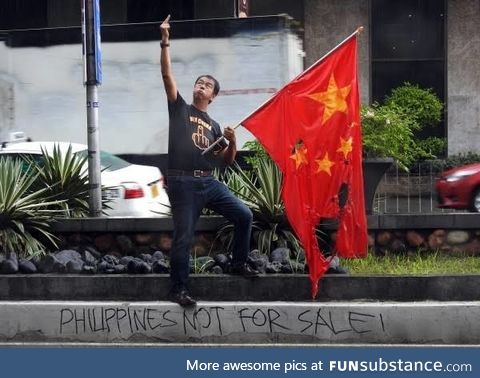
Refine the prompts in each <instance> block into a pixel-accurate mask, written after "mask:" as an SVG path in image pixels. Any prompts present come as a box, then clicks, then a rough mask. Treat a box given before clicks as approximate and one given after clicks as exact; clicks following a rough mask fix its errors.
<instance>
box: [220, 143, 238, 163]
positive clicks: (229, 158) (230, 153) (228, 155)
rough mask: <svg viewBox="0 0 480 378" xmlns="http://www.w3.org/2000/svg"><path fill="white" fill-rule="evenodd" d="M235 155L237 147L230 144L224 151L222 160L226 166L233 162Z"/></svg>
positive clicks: (234, 144)
mask: <svg viewBox="0 0 480 378" xmlns="http://www.w3.org/2000/svg"><path fill="white" fill-rule="evenodd" d="M236 154H237V145H236V143H235V142H230V143H229V144H228V147H227V148H226V149H225V150H224V153H223V160H224V161H225V163H226V164H229V165H230V164H232V163H233V161H234V160H235V155H236Z"/></svg>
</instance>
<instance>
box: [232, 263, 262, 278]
mask: <svg viewBox="0 0 480 378" xmlns="http://www.w3.org/2000/svg"><path fill="white" fill-rule="evenodd" d="M231 274H234V275H238V276H243V277H245V278H252V277H258V276H259V275H260V272H259V271H258V270H255V269H253V268H252V267H250V265H248V264H243V265H239V266H233V267H232V271H231Z"/></svg>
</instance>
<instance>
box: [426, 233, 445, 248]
mask: <svg viewBox="0 0 480 378" xmlns="http://www.w3.org/2000/svg"><path fill="white" fill-rule="evenodd" d="M445 234H446V233H445V230H435V231H433V232H432V233H431V234H430V235H429V236H428V247H429V248H431V249H433V250H437V249H439V248H440V247H442V245H443V243H444V241H445Z"/></svg>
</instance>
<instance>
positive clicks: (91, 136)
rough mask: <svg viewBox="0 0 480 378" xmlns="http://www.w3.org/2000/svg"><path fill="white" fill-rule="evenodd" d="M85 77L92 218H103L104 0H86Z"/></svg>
mask: <svg viewBox="0 0 480 378" xmlns="http://www.w3.org/2000/svg"><path fill="white" fill-rule="evenodd" d="M82 52H83V68H84V71H83V74H84V75H83V78H84V84H85V87H86V97H87V98H86V100H87V101H86V105H87V136H88V182H89V184H90V188H89V208H90V216H92V217H100V216H101V215H102V182H101V177H100V173H101V170H100V142H99V139H100V138H99V131H98V105H99V102H98V85H100V84H101V83H102V56H101V50H100V0H82Z"/></svg>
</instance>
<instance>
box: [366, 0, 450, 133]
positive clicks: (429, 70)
mask: <svg viewBox="0 0 480 378" xmlns="http://www.w3.org/2000/svg"><path fill="white" fill-rule="evenodd" d="M445 12H446V4H445V0H402V1H391V0H371V25H372V99H373V101H378V102H381V101H383V99H384V98H385V96H386V95H388V94H389V93H390V91H391V90H392V89H393V88H395V87H398V86H400V85H402V84H403V83H404V82H406V81H408V82H410V83H414V84H418V85H420V86H421V87H423V88H433V90H434V91H435V93H436V94H437V95H438V96H439V97H440V99H441V100H442V101H443V102H445V76H446V75H445V20H446V15H445ZM444 130H445V127H444V125H443V124H442V125H440V126H439V127H438V128H435V130H434V134H435V135H432V136H445V131H444Z"/></svg>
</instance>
